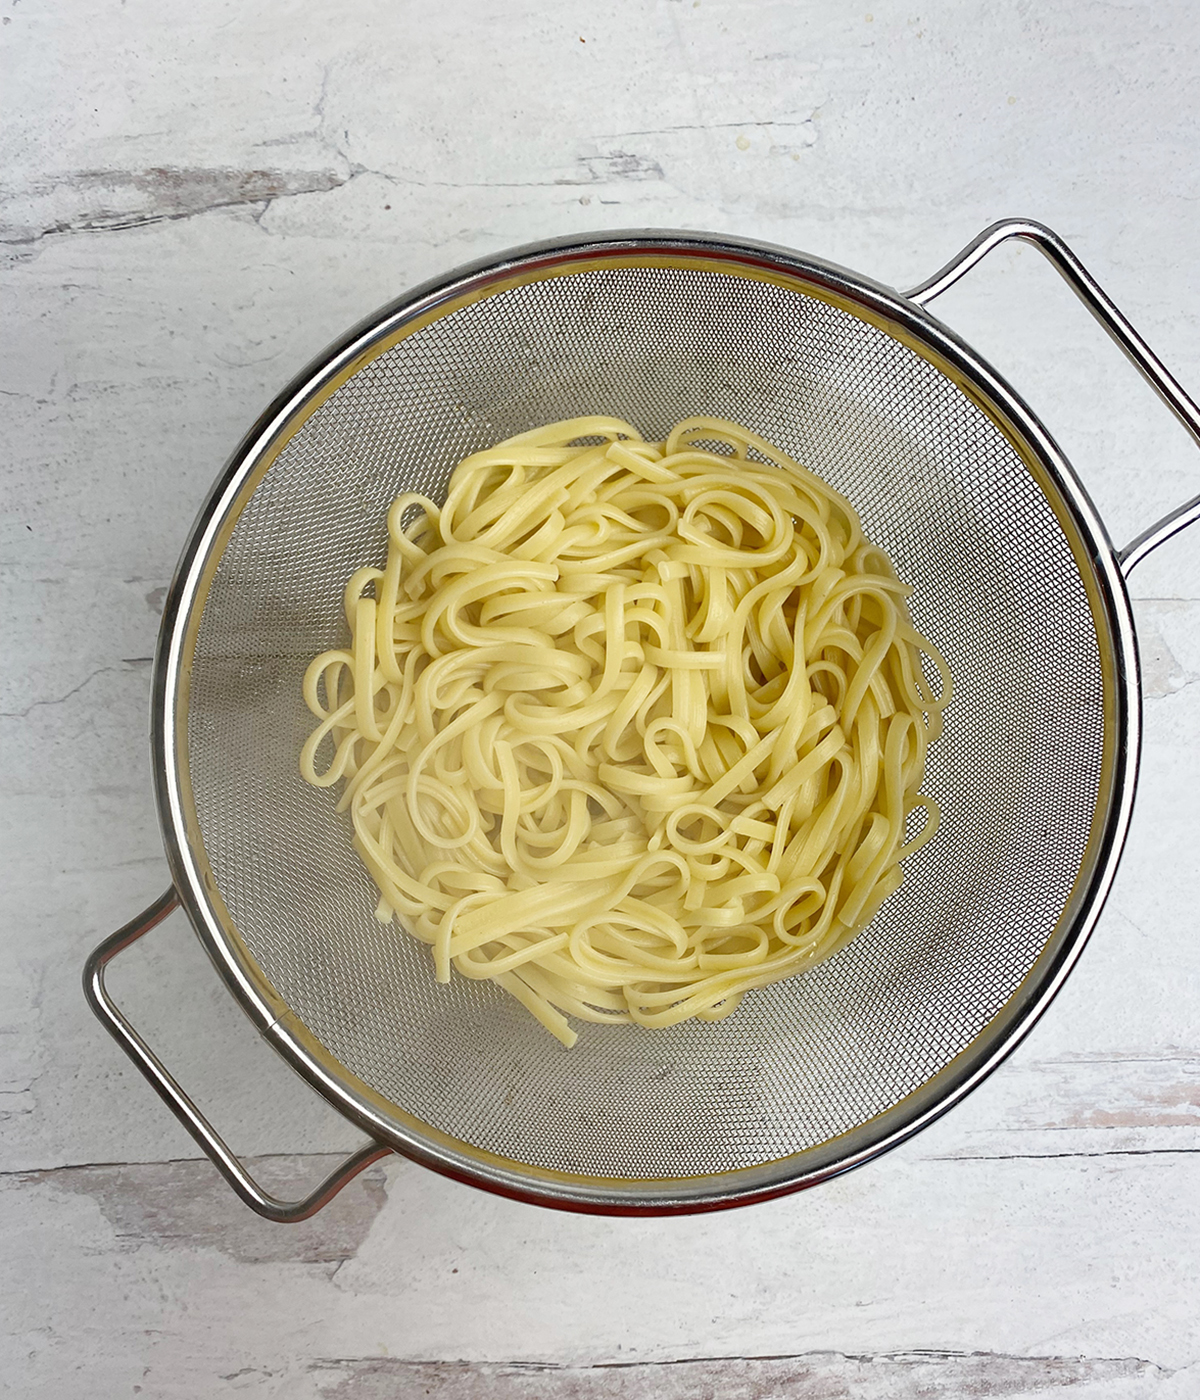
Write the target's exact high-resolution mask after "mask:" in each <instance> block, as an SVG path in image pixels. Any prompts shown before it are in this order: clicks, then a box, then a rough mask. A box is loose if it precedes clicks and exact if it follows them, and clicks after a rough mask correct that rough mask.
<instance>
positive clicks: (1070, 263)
mask: <svg viewBox="0 0 1200 1400" xmlns="http://www.w3.org/2000/svg"><path fill="white" fill-rule="evenodd" d="M1010 238H1020V239H1023V240H1024V241H1025V242H1026V243H1032V244H1033V246H1034V247H1035V248H1037V250H1038V251H1039V252H1040V253H1042V254H1043V255H1044V256H1045V257H1046V258H1048V259H1049V261H1050V263H1051V264H1052V265H1053V266H1054V268H1055V270H1056V271H1057V272H1058V273H1059V275H1060V276H1061V277H1062V278H1063V280H1064V281H1065V282H1066V283H1067V285H1068V286H1069V287H1070V288H1071V290H1072V291H1073V292H1074V293H1075V295H1076V296H1077V297H1078V298H1079V300H1080V301H1081V302H1083V304H1084V306H1086V307H1087V309H1088V310H1089V311H1090V312H1091V313H1092V315H1093V316H1094V317H1095V318H1096V320H1097V321H1099V322H1100V324H1101V325H1102V326H1103V327H1104V329H1105V330H1106V331H1107V332H1108V334H1109V335H1110V336H1111V337H1112V339H1113V340H1115V341H1116V343H1117V344H1118V345H1119V346H1120V347H1121V349H1122V350H1123V351H1124V352H1125V355H1126V356H1127V357H1128V358H1129V360H1130V361H1131V362H1132V363H1133V364H1134V365H1135V366H1136V367H1137V369H1138V371H1139V372H1140V373H1141V375H1142V377H1143V378H1144V379H1145V380H1146V382H1147V383H1148V384H1149V385H1150V387H1151V388H1152V389H1153V390H1154V391H1155V393H1157V394H1158V396H1159V398H1161V399H1162V401H1163V402H1164V403H1165V404H1166V405H1167V407H1168V408H1169V409H1170V410H1171V412H1172V413H1174V415H1175V417H1176V418H1178V419H1179V421H1180V422H1181V423H1182V424H1183V426H1184V427H1185V428H1186V429H1187V430H1188V432H1189V433H1190V434H1191V436H1192V439H1193V441H1194V442H1195V443H1196V444H1197V446H1200V407H1197V405H1196V403H1195V402H1194V400H1193V399H1192V398H1191V397H1190V396H1189V395H1188V393H1187V392H1186V390H1185V389H1184V388H1183V386H1182V385H1181V384H1180V383H1179V381H1178V380H1177V379H1176V378H1175V376H1174V375H1173V374H1172V373H1171V372H1170V370H1169V369H1167V367H1166V366H1165V365H1164V364H1163V362H1162V361H1161V360H1160V359H1159V358H1158V356H1157V355H1156V354H1155V353H1154V351H1153V350H1151V348H1150V347H1149V345H1147V344H1146V342H1145V341H1144V340H1143V339H1142V337H1141V336H1140V335H1139V334H1138V332H1137V331H1136V330H1135V329H1134V328H1133V326H1132V325H1131V324H1130V323H1129V320H1128V319H1127V318H1126V317H1125V316H1124V315H1123V314H1122V312H1121V311H1119V310H1118V308H1117V307H1116V305H1115V304H1114V303H1113V301H1112V299H1111V298H1110V297H1109V296H1108V294H1107V293H1106V292H1105V291H1104V290H1103V289H1102V288H1101V287H1100V285H1099V284H1098V283H1097V282H1096V280H1095V278H1094V277H1093V276H1092V275H1091V273H1090V272H1088V270H1087V268H1085V267H1084V265H1083V264H1082V263H1081V262H1080V261H1079V259H1078V258H1077V257H1076V256H1075V254H1074V253H1073V252H1072V251H1071V250H1070V248H1068V247H1067V245H1066V244H1065V243H1064V242H1063V240H1062V239H1061V238H1060V237H1059V236H1058V234H1056V233H1055V232H1054V231H1053V230H1052V229H1048V228H1047V227H1046V226H1045V224H1039V223H1037V222H1035V221H1034V220H1032V219H1001V220H1000V221H999V222H998V223H995V224H992V225H991V226H990V227H989V228H985V229H984V231H983V232H982V233H981V234H980V235H979V237H978V238H976V239H974V240H973V241H972V242H971V243H968V244H967V246H966V247H965V248H964V249H963V250H962V252H961V253H959V254H958V255H957V257H954V258H951V260H950V261H949V262H948V263H947V264H946V266H945V267H943V268H940V269H939V270H938V271H937V272H935V273H934V274H933V276H932V277H929V278H926V280H925V281H924V282H922V283H921V284H920V286H917V287H914V288H913V289H912V290H911V291H910V292H906V293H905V295H906V296H907V297H908V299H909V301H915V302H916V303H917V305H918V306H928V305H929V303H930V302H931V301H932V300H933V299H934V297H939V296H941V294H942V293H943V292H944V291H945V290H946V289H947V288H948V287H952V286H953V285H954V283H955V282H957V281H958V279H959V278H960V277H962V276H963V274H964V273H967V272H969V271H970V270H971V268H973V267H974V266H975V265H976V263H978V262H980V261H981V260H982V259H983V258H985V257H986V256H987V255H988V253H990V252H991V251H992V249H993V248H996V247H999V245H1000V244H1001V243H1004V242H1007V240H1008V239H1010ZM1196 520H1200V496H1193V497H1192V499H1191V500H1190V501H1187V502H1185V503H1184V504H1183V505H1181V506H1180V507H1179V508H1178V509H1177V510H1173V511H1172V512H1171V513H1170V515H1165V516H1164V517H1163V518H1162V519H1161V520H1158V521H1156V522H1155V523H1154V524H1153V525H1151V526H1150V527H1149V528H1148V529H1146V530H1143V531H1142V533H1141V534H1140V535H1138V536H1137V538H1136V539H1134V540H1131V541H1130V542H1129V544H1127V545H1126V546H1125V548H1124V549H1122V550H1119V551H1118V552H1117V560H1118V562H1119V563H1120V565H1121V572H1122V573H1124V574H1125V576H1126V577H1128V576H1129V574H1130V573H1131V572H1132V570H1133V569H1134V568H1136V566H1137V565H1138V564H1140V563H1141V561H1142V560H1143V559H1144V558H1145V557H1146V555H1147V554H1149V553H1150V551H1151V550H1154V549H1157V548H1158V546H1159V545H1160V544H1162V543H1164V541H1166V540H1169V539H1170V538H1171V536H1172V535H1174V534H1177V533H1178V532H1179V531H1180V530H1182V529H1184V528H1185V527H1186V526H1188V525H1191V524H1192V523H1193V522H1194V521H1196Z"/></svg>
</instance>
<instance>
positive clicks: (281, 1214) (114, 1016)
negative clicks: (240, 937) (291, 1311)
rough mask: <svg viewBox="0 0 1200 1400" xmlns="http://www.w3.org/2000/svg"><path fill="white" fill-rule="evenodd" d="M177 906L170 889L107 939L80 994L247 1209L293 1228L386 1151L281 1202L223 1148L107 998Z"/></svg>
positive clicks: (368, 1154)
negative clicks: (132, 950) (118, 964)
mask: <svg viewBox="0 0 1200 1400" xmlns="http://www.w3.org/2000/svg"><path fill="white" fill-rule="evenodd" d="M178 907H179V896H178V895H177V894H176V893H175V890H174V888H173V887H172V888H171V889H168V890H167V891H166V892H165V893H164V894H162V895H160V896H159V897H158V899H156V900H155V901H154V903H153V904H152V905H150V907H149V908H148V909H146V910H144V911H143V912H142V913H141V914H139V915H138V916H137V918H136V919H132V920H130V922H129V923H127V924H126V925H125V926H124V927H123V928H119V929H118V930H117V931H116V933H114V934H111V935H110V936H109V937H108V938H106V939H105V940H104V942H103V943H101V944H100V946H99V947H98V948H96V949H95V951H94V952H93V953H92V955H91V957H89V958H88V960H87V963H86V965H85V967H84V970H83V990H84V993H85V995H86V996H87V999H88V1003H89V1005H90V1006H91V1008H92V1010H93V1011H94V1012H95V1013H96V1015H97V1016H98V1017H99V1018H100V1020H101V1021H102V1022H103V1023H104V1025H105V1027H106V1028H107V1030H108V1032H109V1033H110V1034H111V1035H112V1037H113V1039H114V1040H116V1042H117V1044H118V1045H120V1047H121V1049H122V1050H124V1051H125V1053H126V1054H127V1055H128V1056H129V1058H130V1059H131V1060H132V1061H133V1063H134V1064H135V1065H137V1067H138V1069H140V1070H141V1072H142V1073H143V1074H144V1075H145V1076H146V1078H147V1079H148V1080H149V1081H150V1084H151V1086H152V1087H153V1089H154V1091H155V1093H157V1094H158V1096H159V1098H161V1099H162V1100H163V1102H164V1103H165V1104H166V1105H167V1107H168V1108H170V1109H171V1111H172V1112H173V1113H174V1114H175V1116H176V1118H178V1119H179V1121H180V1122H181V1123H182V1124H183V1126H184V1127H185V1128H186V1129H187V1130H188V1132H189V1133H191V1135H192V1137H194V1138H195V1139H196V1141H197V1142H198V1143H199V1144H200V1146H201V1147H202V1148H203V1149H204V1151H205V1152H206V1153H207V1154H208V1156H209V1157H210V1158H211V1159H212V1161H213V1164H214V1166H215V1167H216V1168H217V1170H218V1171H219V1172H220V1173H221V1175H222V1176H223V1177H224V1178H225V1180H226V1181H227V1182H228V1183H229V1184H230V1186H232V1187H233V1189H234V1190H235V1191H236V1192H237V1194H238V1195H239V1196H240V1197H241V1199H242V1200H243V1201H245V1203H246V1204H247V1205H248V1206H249V1207H250V1209H251V1210H253V1211H257V1213H258V1214H259V1215H261V1216H264V1217H265V1218H266V1219H267V1220H276V1221H280V1222H282V1223H291V1222H294V1221H297V1220H307V1219H308V1217H309V1216H310V1215H315V1214H316V1212H317V1211H319V1210H320V1209H321V1207H322V1206H324V1205H326V1204H327V1203H328V1202H329V1201H331V1200H332V1199H333V1198H334V1196H336V1195H337V1193H338V1192H339V1191H340V1190H341V1189H342V1187H343V1186H345V1185H346V1184H347V1182H349V1181H352V1180H353V1179H354V1177H356V1176H357V1175H358V1174H359V1172H361V1171H362V1170H363V1169H364V1168H366V1167H369V1166H370V1165H371V1163H372V1162H377V1161H378V1160H379V1159H380V1158H381V1157H386V1156H387V1155H388V1153H389V1152H390V1148H387V1147H380V1145H379V1144H378V1143H376V1142H368V1143H366V1144H365V1145H364V1146H362V1147H360V1148H359V1150H358V1151H357V1152H355V1153H354V1155H353V1156H351V1157H347V1158H346V1160H345V1161H344V1162H342V1163H341V1164H340V1165H339V1166H338V1167H336V1168H335V1169H334V1170H333V1171H332V1172H331V1173H330V1174H329V1175H328V1176H327V1177H326V1178H325V1180H324V1181H323V1182H321V1184H320V1185H319V1186H318V1187H317V1188H316V1190H315V1191H313V1192H312V1193H311V1194H310V1195H308V1196H305V1197H304V1198H303V1200H299V1201H281V1200H279V1199H278V1198H277V1197H275V1196H272V1195H271V1194H270V1193H269V1192H267V1191H264V1190H263V1189H262V1187H261V1186H259V1184H258V1183H257V1182H256V1181H255V1180H254V1178H253V1177H252V1176H251V1175H250V1173H249V1172H248V1171H247V1170H246V1168H245V1167H244V1166H243V1165H242V1164H241V1162H240V1161H239V1160H238V1159H237V1157H235V1156H234V1154H233V1153H232V1152H231V1151H230V1150H229V1148H228V1147H227V1146H226V1144H225V1142H224V1140H223V1139H222V1138H221V1137H220V1135H219V1134H218V1133H217V1132H216V1130H215V1129H214V1128H213V1127H212V1125H211V1124H210V1123H209V1121H208V1119H207V1118H205V1116H204V1115H203V1114H202V1113H201V1112H200V1110H199V1109H198V1108H197V1107H196V1105H195V1104H194V1103H193V1102H192V1101H191V1099H190V1098H188V1096H187V1094H185V1093H184V1091H183V1090H182V1089H181V1088H180V1087H179V1085H178V1083H177V1082H176V1081H175V1079H174V1077H173V1076H172V1075H171V1074H170V1073H169V1072H168V1071H167V1069H166V1068H165V1067H164V1065H163V1063H162V1061H161V1060H160V1059H159V1058H158V1056H157V1055H156V1054H155V1053H154V1051H153V1050H151V1049H150V1047H149V1046H148V1045H147V1044H146V1042H145V1041H144V1040H143V1039H142V1037H141V1036H140V1035H139V1034H138V1033H137V1031H135V1030H134V1028H133V1026H132V1025H130V1023H129V1021H128V1020H127V1019H126V1017H125V1015H124V1014H123V1012H122V1011H121V1010H120V1009H119V1008H118V1007H117V1005H116V1003H115V1002H114V1001H113V999H112V998H111V997H110V996H109V994H108V990H107V989H106V987H105V985H104V970H105V968H106V967H107V966H108V964H109V963H110V962H111V961H112V960H113V958H115V957H116V956H117V954H118V953H120V952H122V951H123V950H124V949H125V948H128V947H129V945H130V944H131V943H135V942H136V941H137V940H138V939H139V938H141V937H142V935H143V934H145V933H149V932H150V930H151V929H152V928H154V927H155V925H156V924H160V923H161V922H162V921H163V919H165V918H166V917H167V915H168V914H170V913H171V912H172V911H173V910H174V909H177V908H178Z"/></svg>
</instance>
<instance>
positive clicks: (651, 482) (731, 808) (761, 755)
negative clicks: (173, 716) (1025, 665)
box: [300, 417, 950, 1045]
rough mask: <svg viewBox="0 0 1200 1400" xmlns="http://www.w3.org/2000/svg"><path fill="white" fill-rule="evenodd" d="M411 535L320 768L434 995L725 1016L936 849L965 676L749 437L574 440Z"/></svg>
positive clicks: (841, 509)
mask: <svg viewBox="0 0 1200 1400" xmlns="http://www.w3.org/2000/svg"><path fill="white" fill-rule="evenodd" d="M388 534H389V546H388V556H387V563H386V566H385V567H384V568H383V569H378V568H371V567H368V568H363V569H359V570H358V571H357V572H356V573H355V574H354V575H353V577H352V578H351V579H350V581H349V584H348V585H347V588H346V594H345V600H346V617H347V621H348V623H349V627H350V635H351V642H350V645H349V647H347V648H345V649H339V650H335V651H328V652H325V653H324V654H323V655H321V656H318V657H317V658H316V659H315V660H314V661H313V662H312V664H311V665H310V666H309V668H308V671H307V674H306V676H305V680H304V696H305V700H306V702H307V704H308V706H309V708H310V709H311V711H312V713H313V714H314V715H315V716H316V717H317V719H318V721H319V724H318V726H317V728H316V729H315V730H314V732H313V733H312V735H311V736H310V738H309V739H308V741H307V743H306V744H305V745H304V749H303V753H302V755H301V762H300V766H301V772H302V774H303V776H304V777H305V778H306V779H307V780H308V781H309V782H310V783H313V784H315V785H316V786H318V787H328V786H331V785H333V784H335V783H338V782H342V783H343V784H344V786H343V789H342V792H341V795H340V800H339V808H340V809H342V810H346V809H348V810H349V812H350V816H351V819H352V822H353V828H354V845H355V848H356V850H357V851H358V853H359V855H360V857H361V858H362V861H363V863H364V865H365V866H366V868H367V870H368V871H369V872H370V874H371V877H372V879H373V880H374V882H375V884H376V885H377V886H378V888H379V893H380V899H379V904H378V908H377V917H379V918H380V919H382V920H385V921H387V920H391V919H392V918H393V916H395V917H398V918H399V920H400V921H401V922H402V924H403V926H404V927H405V928H406V929H407V930H408V931H409V932H410V933H412V934H414V935H415V936H416V937H417V938H420V939H422V940H423V941H424V942H426V943H428V944H429V945H430V946H431V948H432V952H433V964H434V968H435V971H436V975H437V977H438V979H439V980H440V981H443V982H446V981H449V979H450V975H451V969H452V968H453V969H455V970H456V971H457V972H458V973H460V974H461V975H462V976H464V977H471V978H490V979H492V980H494V981H496V982H498V983H499V984H500V985H501V986H502V987H504V988H505V989H506V990H507V991H508V992H510V993H511V994H512V995H513V996H515V997H516V998H517V999H518V1000H519V1001H520V1002H521V1003H522V1005H524V1006H525V1007H526V1008H528V1010H529V1011H530V1012H531V1013H532V1014H533V1015H534V1016H536V1017H537V1019H538V1020H539V1021H541V1023H542V1024H543V1025H544V1026H546V1027H547V1029H549V1030H550V1031H551V1032H553V1034H554V1035H556V1036H557V1037H558V1038H559V1039H560V1040H561V1041H562V1042H563V1043H564V1044H566V1045H570V1044H572V1043H573V1042H574V1040H575V1032H574V1030H573V1029H572V1028H571V1026H570V1024H569V1022H568V1021H567V1019H566V1018H567V1016H568V1015H569V1016H572V1017H574V1018H576V1019H578V1020H583V1021H600V1022H605V1021H633V1022H636V1023H638V1024H639V1025H643V1026H668V1025H672V1024H674V1023H676V1022H679V1021H684V1020H687V1019H689V1018H690V1017H697V1016H698V1017H702V1018H704V1019H707V1020H716V1019H719V1018H721V1017H724V1016H728V1015H729V1014H730V1013H731V1012H732V1011H733V1010H734V1009H735V1008H736V1007H737V1005H738V1002H739V1001H740V999H741V997H742V996H743V995H744V994H745V993H746V992H747V991H748V990H750V989H751V988H753V987H761V986H764V985H766V984H767V983H770V982H775V981H778V980H780V979H781V978H785V977H792V976H794V975H795V974H796V973H798V972H802V971H804V970H805V969H806V968H810V967H812V966H813V965H814V964H816V963H818V962H820V961H822V960H823V959H825V958H828V957H830V956H831V955H832V954H833V953H835V952H836V951H837V950H838V949H839V948H841V947H843V946H844V945H845V943H846V942H848V941H849V939H850V938H851V937H853V935H854V934H855V933H856V932H858V931H859V930H860V929H862V928H863V927H864V926H865V925H866V924H867V922H868V921H869V920H870V919H871V918H872V916H873V915H874V913H875V911H876V910H877V909H878V908H879V906H880V904H881V903H882V902H883V901H884V900H885V899H886V898H887V896H888V895H889V894H891V893H892V891H893V890H895V889H896V888H897V886H898V885H899V884H900V880H901V871H900V865H899V862H900V861H901V860H902V859H903V858H904V857H905V856H906V855H908V854H910V853H911V852H912V851H914V850H916V849H917V848H918V847H919V846H921V845H923V844H924V843H925V842H926V841H927V840H928V839H929V838H930V836H932V834H933V832H934V830H935V829H936V825H937V820H938V809H937V807H936V804H935V803H934V802H933V801H932V800H931V799H930V798H928V797H925V796H921V795H920V794H919V792H918V789H919V788H920V786H921V782H922V778H923V775H924V769H925V752H926V747H927V745H928V744H929V743H930V742H931V741H932V740H934V739H936V738H937V736H938V733H939V731H940V728H941V711H942V709H943V707H944V706H945V705H946V704H947V703H948V702H949V699H950V676H949V672H948V670H947V667H946V664H945V662H944V661H943V659H942V657H941V655H940V654H939V652H938V651H937V649H936V648H935V647H933V646H932V645H931V643H930V642H928V641H927V640H926V639H925V638H924V637H922V636H921V635H920V634H919V633H918V632H917V631H916V630H915V628H914V626H913V623H912V620H911V618H910V616H909V611H908V606H907V601H906V600H907V598H908V596H909V595H910V592H911V590H910V589H909V588H908V587H906V586H905V585H904V584H902V583H901V582H900V581H899V580H898V579H897V577H896V575H895V572H894V570H893V568H892V565H891V563H890V561H889V560H888V558H887V556H886V555H885V554H884V553H883V551H882V550H880V549H878V548H876V547H875V546H874V545H872V544H871V543H870V542H869V541H868V540H866V539H865V538H864V537H863V534H862V530H861V527H860V524H859V520H858V517H857V515H856V514H855V511H854V509H853V508H852V507H851V505H850V503H849V502H848V501H847V500H846V499H845V498H844V497H843V496H841V495H840V494H839V493H838V492H836V491H834V490H832V489H831V488H830V487H829V486H827V485H826V484H825V483H824V482H822V481H821V480H820V479H819V478H818V477H816V476H814V475H813V474H812V473H811V472H809V471H807V470H806V469H805V468H803V467H801V466H799V465H798V464H797V463H796V462H794V461H792V460H791V459H790V458H788V457H786V456H785V455H784V454H783V453H782V452H780V451H779V450H778V449H776V448H775V447H773V446H771V445H770V444H769V443H768V442H766V441H764V440H763V439H762V438H760V437H757V436H756V435H755V434H754V433H751V432H748V431H747V430H746V429H744V428H741V427H738V426H736V425H735V424H733V423H728V422H724V421H722V420H720V419H713V418H690V419H688V420H686V421H685V422H682V423H680V424H678V425H677V426H676V427H675V428H673V429H672V431H671V432H670V434H669V435H668V436H667V438H666V440H665V441H664V442H659V443H649V442H645V441H643V440H642V438H641V436H640V434H639V433H638V432H637V430H636V429H635V428H633V427H631V426H630V425H629V424H628V423H623V422H621V421H619V420H617V419H612V418H604V417H588V418H576V419H571V420H568V421H566V422H561V423H553V424H550V425H549V426H547V427H543V428H538V429H536V430H534V431H532V432H527V433H522V434H520V435H518V436H517V437H513V438H510V439H508V440H507V441H506V442H502V443H499V444H497V445H496V446H495V447H492V448H490V449H488V450H487V451H484V452H477V453H475V454H473V455H472V456H470V457H467V458H466V459H465V460H464V461H463V462H461V463H460V464H459V465H458V466H457V467H456V468H455V471H454V473H453V475H452V476H451V478H450V484H449V490H448V493H447V497H446V502H445V504H444V505H443V506H441V507H439V506H437V505H435V504H434V503H433V502H432V501H430V500H426V499H425V498H424V497H422V496H419V495H415V494H406V495H402V496H400V497H399V498H398V499H397V500H396V501H395V502H394V503H393V505H392V507H391V509H390V511H389V513H388ZM923 656H924V657H927V658H929V661H930V662H931V663H932V668H931V672H930V673H931V674H932V673H933V671H934V670H936V672H937V673H938V674H939V675H940V688H939V692H938V693H935V692H934V690H933V688H932V687H931V685H930V684H929V682H928V680H927V679H926V675H925V671H924V669H923V666H922V657H923ZM330 749H332V758H331V759H330V760H329V761H328V762H325V763H323V766H321V767H320V768H318V754H319V753H324V754H326V755H327V754H328V752H329V750H330ZM915 808H924V809H925V811H926V814H927V815H926V820H925V822H924V826H923V828H922V830H921V832H920V834H919V835H917V836H916V837H915V838H914V839H912V840H911V841H909V842H908V843H907V844H906V843H905V839H904V837H905V826H906V821H907V818H908V816H909V813H910V812H912V811H913V810H914V809H915ZM564 1013H565V1014H564Z"/></svg>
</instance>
